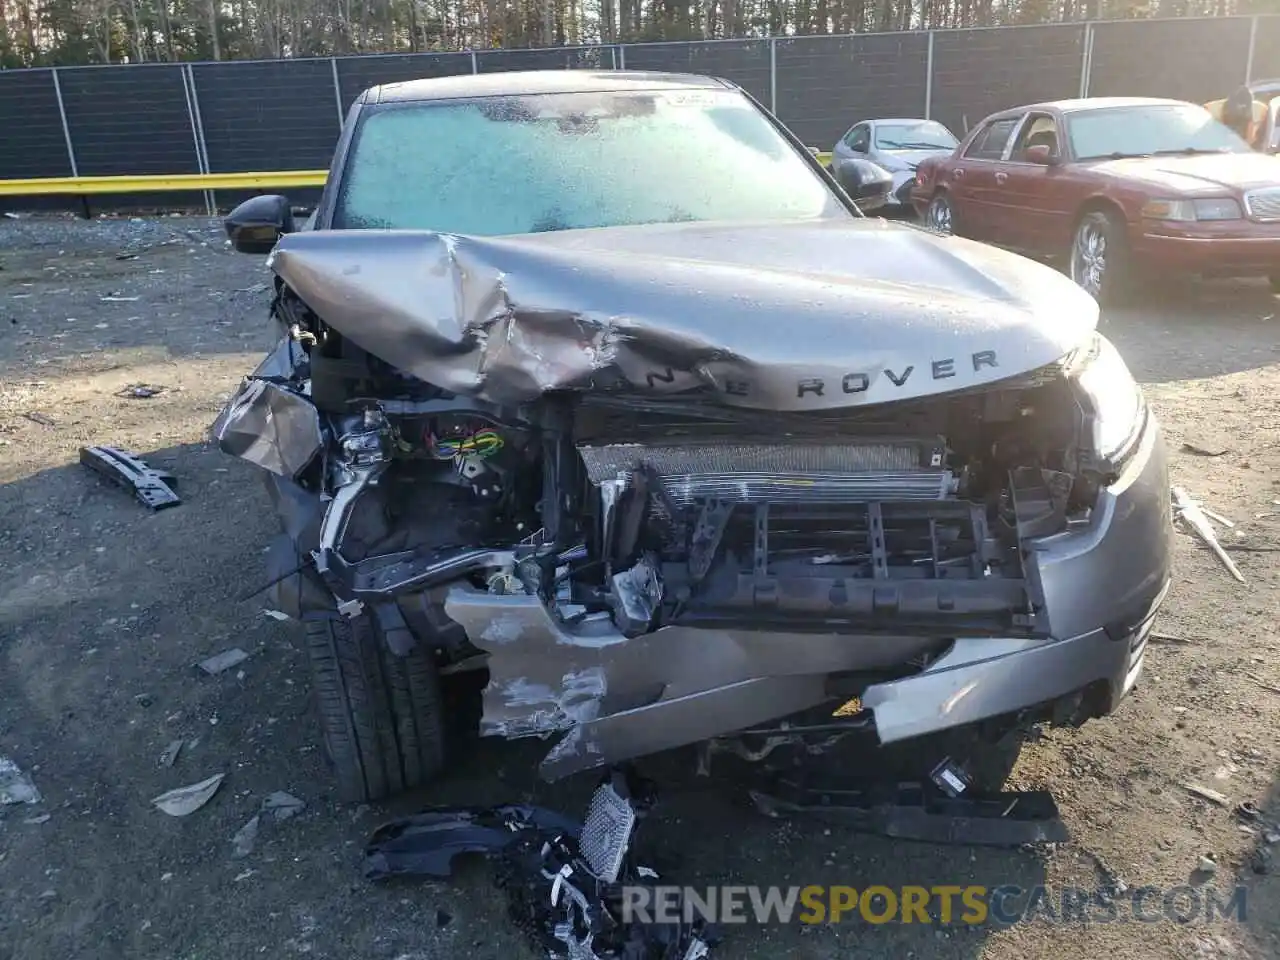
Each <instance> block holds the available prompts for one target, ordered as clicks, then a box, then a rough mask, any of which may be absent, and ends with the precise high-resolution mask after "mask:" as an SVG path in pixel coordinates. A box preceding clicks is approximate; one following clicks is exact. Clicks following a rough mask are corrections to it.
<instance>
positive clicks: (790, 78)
mask: <svg viewBox="0 0 1280 960" xmlns="http://www.w3.org/2000/svg"><path fill="white" fill-rule="evenodd" d="M777 44H778V50H777V61H778V109H777V113H778V117H779V119H781V120H782V122H783V123H785V124H786V125H787V126H788V127H790V128H791V129H792V130H794V131H795V132H796V135H797V136H799V137H800V139H802V140H803V141H804V142H805V143H807V144H809V145H810V146H814V147H819V148H820V149H823V150H830V149H831V147H832V146H833V145H834V144H835V142H836V141H837V140H839V139H840V137H842V136H843V135H844V133H845V131H847V130H848V129H849V128H850V127H851V126H853V125H854V124H855V123H857V122H858V121H859V120H867V119H871V118H874V117H877V116H880V117H919V116H923V115H924V100H925V62H926V57H927V52H928V44H929V41H928V35H927V34H925V33H883V34H868V35H865V36H852V37H796V38H794V39H790V40H779V41H777ZM627 65H628V66H630V65H631V54H630V50H629V49H628V53H627Z"/></svg>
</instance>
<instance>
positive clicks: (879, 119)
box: [863, 117, 936, 123]
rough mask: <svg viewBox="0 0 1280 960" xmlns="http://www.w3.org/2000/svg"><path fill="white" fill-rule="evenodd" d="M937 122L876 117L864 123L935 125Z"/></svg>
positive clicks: (916, 118)
mask: <svg viewBox="0 0 1280 960" xmlns="http://www.w3.org/2000/svg"><path fill="white" fill-rule="evenodd" d="M934 122H936V121H933V120H928V119H926V118H925V117H874V118H872V119H871V120H864V121H863V123H934Z"/></svg>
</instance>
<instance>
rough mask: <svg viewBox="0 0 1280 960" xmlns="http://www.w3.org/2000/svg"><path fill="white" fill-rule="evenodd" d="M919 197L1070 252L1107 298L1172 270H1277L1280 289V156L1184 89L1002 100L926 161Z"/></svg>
mask: <svg viewBox="0 0 1280 960" xmlns="http://www.w3.org/2000/svg"><path fill="white" fill-rule="evenodd" d="M911 199H912V202H913V204H914V205H915V207H916V209H917V210H918V211H919V212H920V214H921V216H922V217H923V219H924V221H925V223H926V224H927V225H928V226H929V227H931V228H932V229H934V230H937V231H939V232H943V233H956V234H960V235H962V236H966V237H971V238H972V239H975V240H983V241H986V242H988V243H993V244H997V245H999V246H1003V247H1009V248H1011V249H1014V250H1017V251H1020V252H1022V253H1026V254H1028V255H1031V256H1036V257H1064V258H1066V262H1067V265H1068V267H1069V270H1070V274H1071V278H1072V279H1073V280H1075V281H1076V283H1078V284H1079V285H1080V286H1081V287H1083V288H1084V289H1085V290H1087V291H1089V293H1091V294H1093V296H1094V297H1095V298H1097V299H1098V300H1100V301H1106V300H1109V299H1112V298H1113V297H1114V296H1115V295H1116V294H1117V293H1119V292H1121V290H1123V289H1124V288H1126V287H1127V286H1128V285H1129V281H1130V280H1132V279H1133V278H1134V277H1135V276H1137V275H1139V274H1152V273H1156V272H1170V271H1177V272H1178V273H1181V274H1188V273H1190V274H1197V275H1201V276H1233V277H1252V276H1263V277H1269V278H1270V279H1271V284H1272V287H1273V289H1275V290H1277V291H1278V292H1280V158H1277V157H1274V156H1268V155H1265V154H1261V153H1255V152H1254V151H1253V150H1251V149H1250V148H1249V146H1248V144H1246V143H1245V142H1244V141H1243V140H1242V139H1241V138H1240V137H1238V136H1237V135H1236V134H1235V133H1234V132H1232V131H1231V130H1230V129H1228V128H1227V127H1225V126H1223V125H1222V124H1220V123H1218V122H1217V121H1216V120H1214V119H1213V118H1212V117H1210V115H1209V113H1208V112H1207V111H1206V110H1205V109H1204V108H1203V107H1200V106H1196V105H1195V104H1191V103H1184V102H1183V101H1180V100H1156V99H1146V98H1118V97H1115V98H1111V97H1108V98H1096V99H1088V100H1062V101H1058V102H1056V103H1041V104H1035V105H1033V106H1028V107H1019V108H1017V109H1014V110H1005V111H1003V112H1001V113H997V114H993V115H992V116H990V117H988V118H987V119H985V120H983V121H982V123H980V124H978V126H977V127H975V128H974V129H973V130H972V131H970V133H969V134H968V135H967V136H966V137H965V139H964V140H963V142H961V144H960V145H959V146H958V147H957V148H956V150H955V152H954V153H952V154H951V155H950V156H946V157H935V158H931V159H928V160H926V161H924V162H923V163H922V164H920V167H919V168H918V170H917V171H916V181H915V185H914V186H913V188H912V192H911Z"/></svg>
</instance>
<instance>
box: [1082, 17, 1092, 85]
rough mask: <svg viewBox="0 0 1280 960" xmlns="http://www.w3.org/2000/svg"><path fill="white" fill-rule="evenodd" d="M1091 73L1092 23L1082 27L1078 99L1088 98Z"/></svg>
mask: <svg viewBox="0 0 1280 960" xmlns="http://www.w3.org/2000/svg"><path fill="white" fill-rule="evenodd" d="M1092 72H1093V22H1092V21H1090V22H1088V23H1086V24H1085V25H1084V40H1083V41H1082V42H1081V44H1080V97H1081V99H1084V98H1085V97H1087V96H1089V75H1090V74H1091V73H1092Z"/></svg>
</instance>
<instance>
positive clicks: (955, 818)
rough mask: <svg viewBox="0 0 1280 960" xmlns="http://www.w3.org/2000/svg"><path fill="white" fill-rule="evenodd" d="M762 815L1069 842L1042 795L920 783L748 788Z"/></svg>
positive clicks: (922, 834) (910, 836)
mask: <svg viewBox="0 0 1280 960" xmlns="http://www.w3.org/2000/svg"><path fill="white" fill-rule="evenodd" d="M750 794H751V801H752V803H753V804H754V805H755V807H756V809H757V810H759V811H760V812H761V813H763V814H764V815H765V816H768V817H775V818H783V817H791V816H812V817H816V818H818V819H820V820H825V821H827V822H830V823H838V824H841V825H843V826H847V827H852V828H853V829H855V830H858V831H860V832H863V833H875V834H879V835H881V836H886V837H894V838H896V839H899V840H918V841H921V842H924V843H948V844H965V845H972V846H981V847H1020V846H1022V845H1023V844H1027V843H1062V842H1065V841H1066V840H1068V839H1069V836H1068V834H1067V828H1066V825H1065V824H1064V823H1063V822H1062V819H1061V818H1060V817H1059V815H1058V805H1057V803H1056V802H1054V799H1053V796H1052V795H1051V794H1050V793H1048V792H1046V791H1042V790H1032V791H1026V792H1017V791H1010V792H1007V793H992V794H979V793H976V792H972V791H968V790H966V791H964V793H963V795H960V796H954V797H953V796H948V795H947V794H946V793H944V792H942V791H940V790H933V789H931V788H929V787H927V786H923V785H920V784H907V783H904V784H871V785H868V786H866V787H863V788H857V789H844V790H835V789H828V788H814V787H806V786H804V785H802V784H798V783H794V782H791V781H778V782H776V783H774V784H770V785H769V787H768V789H767V790H752V791H751V792H750Z"/></svg>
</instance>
